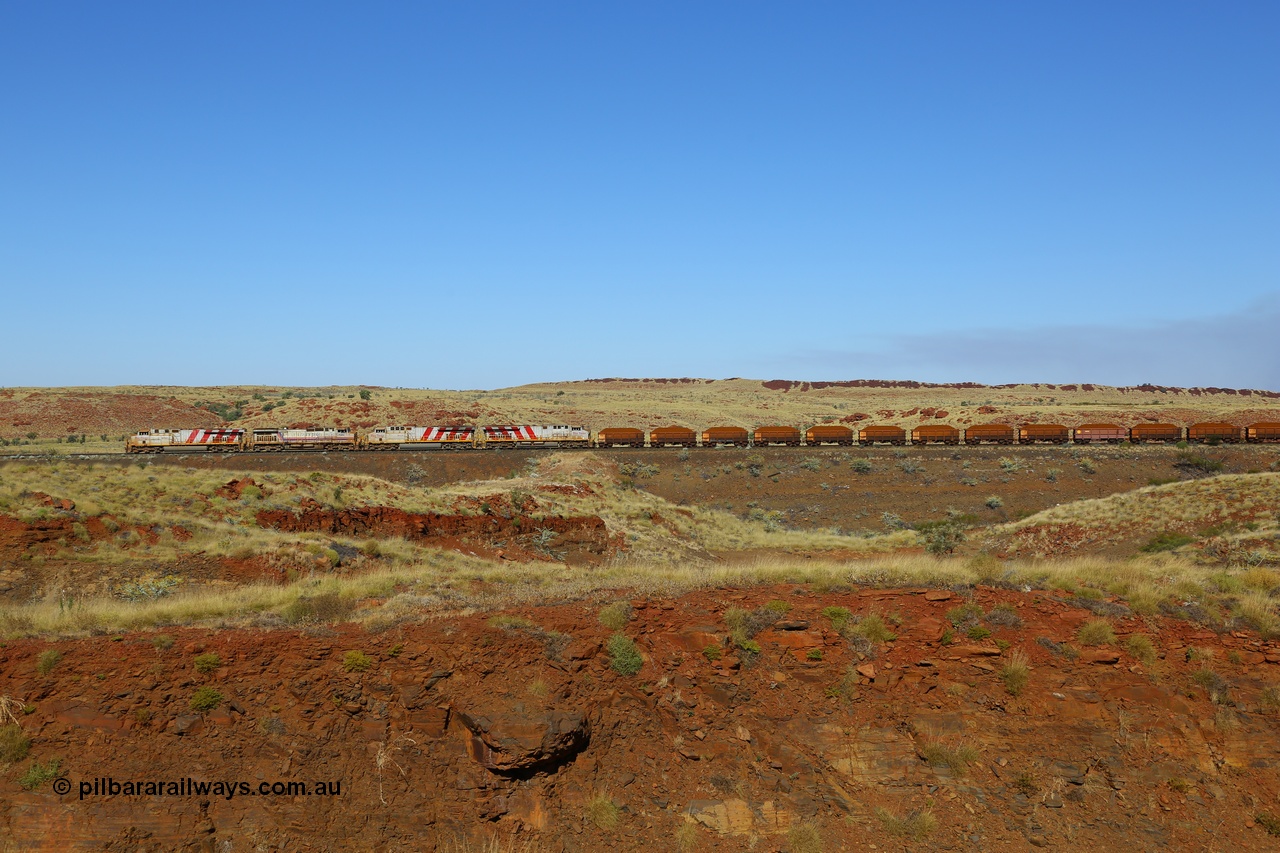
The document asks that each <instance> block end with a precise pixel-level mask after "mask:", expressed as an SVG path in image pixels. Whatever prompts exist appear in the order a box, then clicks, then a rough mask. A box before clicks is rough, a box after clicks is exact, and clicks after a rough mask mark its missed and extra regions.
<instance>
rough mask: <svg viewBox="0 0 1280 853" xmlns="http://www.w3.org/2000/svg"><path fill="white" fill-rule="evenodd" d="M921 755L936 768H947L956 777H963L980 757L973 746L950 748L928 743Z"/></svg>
mask: <svg viewBox="0 0 1280 853" xmlns="http://www.w3.org/2000/svg"><path fill="white" fill-rule="evenodd" d="M920 755H921V756H922V757H923V758H924V760H925V761H927V762H929V763H930V764H932V765H933V766H935V767H946V768H948V769H949V770H950V771H951V772H952V773H954V774H955V775H956V776H963V775H964V774H965V772H966V771H967V770H968V769H969V765H970V764H973V763H974V762H976V761H977V760H978V758H979V757H980V756H979V755H978V751H977V750H976V749H974V748H973V747H971V746H964V745H961V746H957V747H949V746H944V745H942V744H940V743H927V744H925V745H924V746H923V747H921V748H920Z"/></svg>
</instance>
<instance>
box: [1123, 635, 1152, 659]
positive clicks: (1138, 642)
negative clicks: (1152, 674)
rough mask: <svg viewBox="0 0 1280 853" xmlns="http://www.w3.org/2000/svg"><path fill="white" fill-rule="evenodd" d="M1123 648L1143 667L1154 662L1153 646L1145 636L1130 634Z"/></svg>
mask: <svg viewBox="0 0 1280 853" xmlns="http://www.w3.org/2000/svg"><path fill="white" fill-rule="evenodd" d="M1125 648H1126V649H1128V651H1129V654H1131V655H1133V657H1134V659H1135V660H1139V661H1141V662H1142V663H1143V664H1144V665H1145V666H1151V665H1152V664H1153V663H1155V662H1156V647H1155V644H1154V643H1152V642H1151V638H1150V637H1148V636H1147V635H1146V634H1131V635H1130V636H1129V639H1128V640H1126V641H1125Z"/></svg>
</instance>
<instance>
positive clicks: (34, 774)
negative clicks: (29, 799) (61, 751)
mask: <svg viewBox="0 0 1280 853" xmlns="http://www.w3.org/2000/svg"><path fill="white" fill-rule="evenodd" d="M61 775H62V760H61V759H59V758H51V759H49V762H48V763H47V764H41V763H40V762H39V761H33V762H31V766H30V767H28V768H27V770H26V772H25V773H23V774H22V776H21V778H19V779H18V784H19V785H21V786H22V787H23V788H25V789H26V790H28V791H34V790H35V789H36V788H39V787H40V786H41V785H43V784H44V783H45V782H52V781H53V780H54V779H57V778H58V777H59V776H61Z"/></svg>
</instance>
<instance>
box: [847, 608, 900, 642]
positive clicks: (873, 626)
mask: <svg viewBox="0 0 1280 853" xmlns="http://www.w3.org/2000/svg"><path fill="white" fill-rule="evenodd" d="M849 632H850V633H852V634H854V635H856V636H859V637H862V638H863V639H866V640H870V641H871V642H873V643H886V642H888V641H890V640H895V639H897V635H896V634H894V633H893V632H892V631H890V630H889V626H888V625H886V624H885V623H884V619H883V618H882V617H881V616H880V615H879V614H878V613H869V614H867V615H866V616H863V617H862V618H861V619H859V620H858V622H857V624H855V625H854V626H853V627H851V628H850V629H849Z"/></svg>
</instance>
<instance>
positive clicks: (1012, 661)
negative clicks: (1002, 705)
mask: <svg viewBox="0 0 1280 853" xmlns="http://www.w3.org/2000/svg"><path fill="white" fill-rule="evenodd" d="M1030 679H1031V663H1030V659H1029V658H1028V657H1027V653H1026V652H1024V651H1022V650H1021V649H1018V650H1017V651H1015V652H1014V653H1013V654H1012V655H1010V656H1009V662H1008V663H1006V664H1005V665H1004V666H1003V667H1002V668H1001V669H1000V680H1001V681H1003V682H1004V689H1005V690H1006V691H1007V692H1008V694H1009V695H1010V696H1018V695H1020V694H1021V693H1022V691H1023V690H1025V689H1026V687H1027V682H1028V681H1030Z"/></svg>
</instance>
